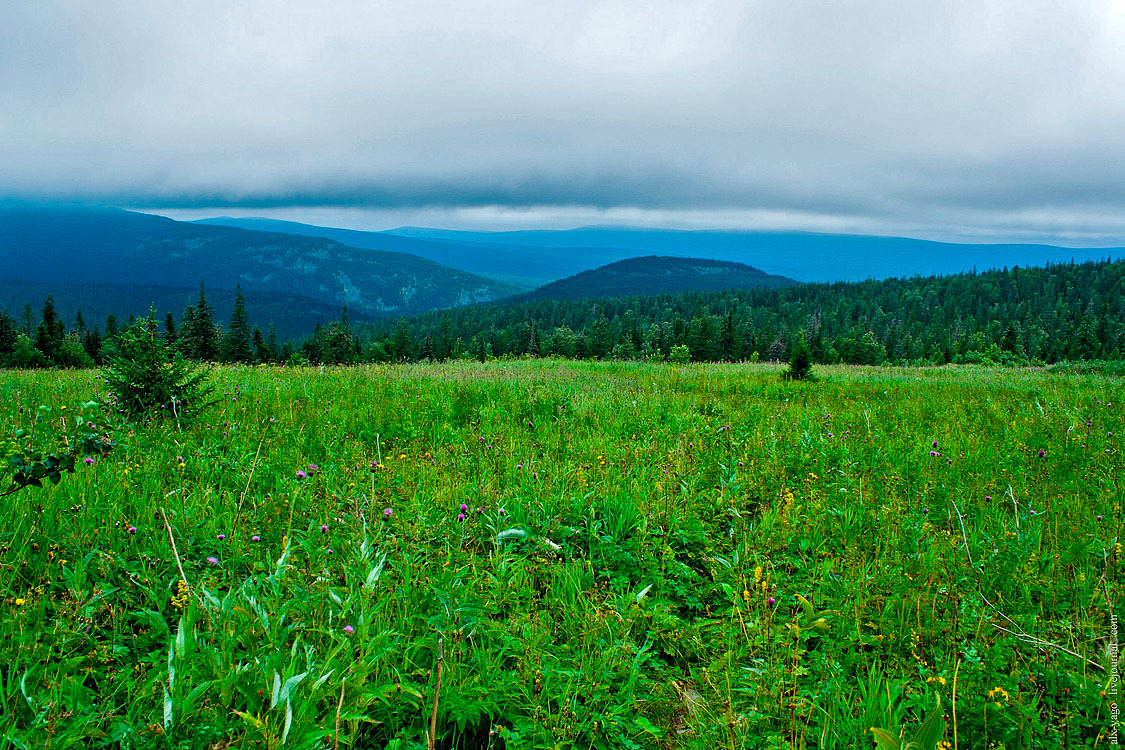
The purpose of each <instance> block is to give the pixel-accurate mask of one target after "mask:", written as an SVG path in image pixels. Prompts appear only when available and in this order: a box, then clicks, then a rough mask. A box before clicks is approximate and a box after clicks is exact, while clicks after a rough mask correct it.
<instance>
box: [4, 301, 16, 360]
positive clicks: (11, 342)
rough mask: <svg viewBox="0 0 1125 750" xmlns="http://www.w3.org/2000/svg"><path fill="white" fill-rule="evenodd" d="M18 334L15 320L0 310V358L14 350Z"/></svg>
mask: <svg viewBox="0 0 1125 750" xmlns="http://www.w3.org/2000/svg"><path fill="white" fill-rule="evenodd" d="M18 336H19V329H18V328H17V327H16V321H15V320H14V319H13V318H12V317H11V316H10V315H8V313H6V312H5V311H3V310H0V358H2V357H4V356H5V355H8V354H11V353H12V352H13V351H15V348H16V337H18Z"/></svg>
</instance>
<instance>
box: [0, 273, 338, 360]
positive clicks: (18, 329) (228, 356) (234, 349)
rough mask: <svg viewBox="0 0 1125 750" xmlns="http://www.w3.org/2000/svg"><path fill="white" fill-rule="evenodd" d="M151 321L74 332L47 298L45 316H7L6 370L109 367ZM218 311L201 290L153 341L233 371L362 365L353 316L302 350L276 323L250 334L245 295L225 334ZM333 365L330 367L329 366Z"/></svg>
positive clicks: (238, 298)
mask: <svg viewBox="0 0 1125 750" xmlns="http://www.w3.org/2000/svg"><path fill="white" fill-rule="evenodd" d="M150 316H151V317H150V318H147V319H141V320H140V321H138V320H137V319H136V318H135V317H134V316H130V317H129V318H128V319H127V320H126V321H124V322H120V321H118V319H117V317H116V316H115V315H112V314H111V315H109V316H108V317H107V318H106V320H105V323H104V326H101V325H99V324H94V325H93V326H92V327H90V326H89V325H88V324H87V322H86V321H85V320H84V319H83V317H82V312H81V311H79V312H78V313H77V316H76V318H75V320H74V322H73V324H71V325H69V326H68V325H67V324H66V322H65V321H64V320H62V318H61V317H60V316H59V314H58V313H57V312H56V310H55V302H54V299H53V297H51V296H50V295H48V297H47V300H46V302H44V304H43V309H42V311H41V313H40V314H39V315H38V316H35V314H34V313H33V311H32V309H31V306H30V305H25V306H24V309H23V313H22V315H21V316H20V317H19V318H15V317H13V316H11V315H10V314H8V312H7V311H5V310H2V309H0V367H15V368H37V367H92V366H94V365H100V364H104V363H105V362H106V360H107V358H108V357H110V356H112V355H113V353H114V352H115V351H116V350H117V345H118V343H119V341H120V339H121V333H122V332H123V331H124V330H127V329H129V328H132V327H134V326H137V325H139V324H140V323H141V322H143V321H146V320H152V319H155V312H152V313H150ZM214 317H215V316H214V310H213V309H212V307H211V305H210V304H209V303H208V302H207V295H206V290H205V288H204V286H203V285H202V284H200V288H199V299H198V301H197V302H196V303H195V304H192V305H189V306H188V307H187V308H186V309H185V310H184V312H183V314H182V315H181V316H180V319H179V321H177V320H176V318H175V317H174V316H173V315H172V313H170V312H169V313H167V315H166V316H165V318H164V322H163V326H150V328H151V332H152V333H153V335H159V336H160V337H161V338H162V339H163V340H165V341H167V342H168V343H170V344H172V345H174V346H175V348H176V350H177V351H179V352H181V353H182V354H183V355H184V356H186V357H188V358H189V359H193V360H197V361H202V362H224V363H231V364H262V363H264V364H269V363H283V362H288V363H295V364H300V363H316V362H321V361H330V362H333V363H335V362H340V363H350V362H357V361H359V359H360V348H359V342H358V339H357V338H356V336H355V335H354V334H353V333H352V331H351V329H350V327H349V325H348V315H347V308H345V309H344V311H343V314H342V316H341V319H340V320H339V321H336V322H333V323H331V324H329V325H327V326H321V325H320V324H317V326H316V329H315V330H314V331H313V335H312V336H311V337H308V338H307V339H305V340H304V341H303V342H299V343H297V344H294V343H293V342H279V341H278V336H277V329H276V327H275V326H274V325H273V324H272V323H271V324H270V326H269V328H268V329H267V331H266V332H265V333H263V332H262V330H261V329H260V328H259V327H258V326H251V325H250V322H249V316H248V315H247V312H246V300H245V299H244V298H243V296H242V289H241V287H239V288H238V290H237V292H236V294H235V300H234V307H233V310H232V312H231V316H230V320H229V321H228V322H227V325H226V326H225V327H224V326H222V325H221V324H219V323H218V322H216V321H215V319H214ZM324 357H327V358H328V359H327V360H324V359H323V358H324Z"/></svg>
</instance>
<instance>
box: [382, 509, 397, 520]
mask: <svg viewBox="0 0 1125 750" xmlns="http://www.w3.org/2000/svg"><path fill="white" fill-rule="evenodd" d="M394 514H395V512H394V511H393V510H391V509H390V508H383V516H384V517H386V518H392V517H394Z"/></svg>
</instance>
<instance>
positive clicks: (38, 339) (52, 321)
mask: <svg viewBox="0 0 1125 750" xmlns="http://www.w3.org/2000/svg"><path fill="white" fill-rule="evenodd" d="M65 336H66V326H65V325H64V324H63V322H62V320H61V319H60V318H59V316H58V313H56V312H55V300H54V298H53V297H51V295H47V301H46V302H45V303H43V316H42V318H41V319H40V321H39V328H38V330H37V331H36V334H35V348H36V349H38V350H39V351H41V352H43V356H45V357H46V358H47V359H49V360H50V361H52V362H57V361H59V357H60V356H61V355H62V345H63V338H64V337H65Z"/></svg>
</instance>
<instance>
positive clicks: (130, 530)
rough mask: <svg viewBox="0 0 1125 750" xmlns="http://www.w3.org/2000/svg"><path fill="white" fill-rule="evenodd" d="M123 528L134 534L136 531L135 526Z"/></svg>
mask: <svg viewBox="0 0 1125 750" xmlns="http://www.w3.org/2000/svg"><path fill="white" fill-rule="evenodd" d="M125 530H126V531H128V532H129V533H130V534H136V533H137V527H136V526H130V527H129V528H127V529H125Z"/></svg>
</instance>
